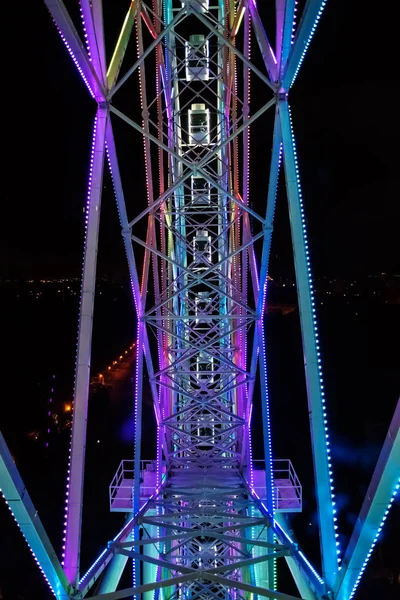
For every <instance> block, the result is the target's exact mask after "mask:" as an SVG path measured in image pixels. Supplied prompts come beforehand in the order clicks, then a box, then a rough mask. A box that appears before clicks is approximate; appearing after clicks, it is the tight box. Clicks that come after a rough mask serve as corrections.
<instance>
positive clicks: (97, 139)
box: [64, 107, 108, 585]
mask: <svg viewBox="0 0 400 600" xmlns="http://www.w3.org/2000/svg"><path fill="white" fill-rule="evenodd" d="M107 120H108V111H107V109H106V108H101V107H99V108H98V110H97V114H96V118H95V124H94V132H93V145H92V155H91V164H90V175H89V186H88V188H89V189H88V199H87V204H86V228H87V229H86V241H85V252H84V264H83V278H82V296H81V305H80V315H79V332H78V355H77V366H76V376H75V393H74V414H73V420H72V440H71V467H70V476H69V490H68V500H67V508H66V511H67V515H66V531H65V555H64V569H65V573H66V575H67V578H68V581H69V582H70V583H71V584H75V585H77V584H78V581H79V560H80V545H81V525H82V505H83V480H84V470H85V451H86V428H87V415H88V399H89V381H90V356H91V349H92V328H93V311H94V294H95V286H96V266H97V249H98V237H99V224H100V206H101V191H102V185H103V167H104V154H105V132H106V125H107Z"/></svg>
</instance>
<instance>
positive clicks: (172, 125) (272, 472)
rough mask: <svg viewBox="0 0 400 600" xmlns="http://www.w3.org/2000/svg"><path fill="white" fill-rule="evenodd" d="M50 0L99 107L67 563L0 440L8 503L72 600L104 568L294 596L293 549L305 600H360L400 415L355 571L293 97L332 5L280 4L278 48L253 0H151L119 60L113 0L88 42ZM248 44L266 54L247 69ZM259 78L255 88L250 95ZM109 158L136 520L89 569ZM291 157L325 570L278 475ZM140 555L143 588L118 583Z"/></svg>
mask: <svg viewBox="0 0 400 600" xmlns="http://www.w3.org/2000/svg"><path fill="white" fill-rule="evenodd" d="M45 2H46V5H47V7H48V9H49V11H50V13H51V15H52V17H53V20H54V22H55V24H56V26H57V28H58V30H59V32H60V35H61V37H62V40H63V41H64V43H65V45H66V47H67V49H68V52H69V53H70V55H71V57H72V59H73V61H74V63H75V65H76V66H77V68H78V70H79V73H80V75H81V77H82V79H83V80H84V82H85V84H86V86H87V88H88V90H89V92H90V94H91V96H92V97H93V98H94V100H95V101H96V102H97V112H96V116H95V121H94V130H93V144H92V154H91V162H90V177H89V186H88V196H87V206H86V241H85V253H84V269H83V281H82V296H81V306H80V321H79V334H78V359H77V368H76V381H75V396H74V416H73V428H72V441H71V454H70V476H69V484H68V493H67V505H66V526H65V547H64V549H65V553H64V557H63V563H62V566H61V563H60V562H59V560H58V558H57V556H56V554H55V552H54V550H53V548H52V546H51V543H50V541H49V539H48V537H47V535H46V532H45V530H44V528H43V526H42V525H41V523H40V520H39V517H38V516H37V513H36V511H35V509H34V507H33V505H32V502H31V501H30V499H29V496H28V494H27V492H26V490H25V487H24V484H23V482H22V480H21V478H20V476H19V474H18V472H17V470H16V467H15V465H14V463H13V461H12V458H11V456H10V454H9V451H8V449H7V447H6V445H5V442H4V439H3V438H1V439H0V442H1V463H0V467H1V471H0V475H1V478H0V483H1V487H2V491H3V495H4V496H5V499H6V500H7V502H8V504H9V506H10V509H11V510H12V512H13V514H14V516H15V518H16V520H17V522H18V524H19V526H20V528H21V529H22V532H23V534H24V536H25V537H26V539H27V541H28V543H29V545H30V547H31V549H32V552H33V553H34V555H35V557H36V560H37V562H38V564H39V566H40V568H41V570H42V571H43V573H44V576H45V577H46V579H47V580H48V583H49V585H50V587H51V589H52V590H53V592H54V594H55V596H56V597H57V598H59V599H61V598H65V599H67V598H70V599H73V598H83V597H85V596H86V595H87V594H88V593H89V594H90V590H91V588H92V586H93V584H94V583H95V582H96V581H97V580H98V578H99V577H100V575H102V574H103V571H105V573H104V575H103V578H102V582H101V585H100V592H99V594H100V595H97V596H95V597H96V598H103V597H104V598H105V599H109V600H112V599H116V598H127V597H131V596H133V597H135V598H138V599H139V598H144V599H145V600H153V599H154V600H175V599H176V600H178V599H185V600H186V599H187V600H197V599H198V600H205V599H208V598H210V599H211V598H215V599H220V600H228V599H229V600H231V599H232V600H240V599H243V600H250V599H252V598H257V597H268V598H276V599H286V598H287V599H290V598H294V596H291V595H288V594H285V593H282V592H279V591H278V589H279V585H278V583H277V579H276V571H277V569H279V561H282V560H286V561H287V564H288V566H289V569H290V571H291V573H292V575H293V578H294V580H295V583H296V585H297V588H298V590H299V597H301V598H304V599H306V600H322V599H323V598H330V599H332V600H333V599H335V600H348V599H350V598H352V597H353V596H354V594H355V590H356V588H357V585H358V583H359V581H360V578H361V575H362V572H363V570H364V568H365V565H366V563H367V561H368V558H369V556H370V554H371V552H372V548H373V546H374V545H375V543H376V540H377V537H378V535H379V532H380V530H381V528H382V526H383V522H384V520H385V518H386V515H387V513H388V510H389V507H390V505H391V503H392V502H393V499H394V496H395V494H396V491H397V489H398V488H399V458H398V457H399V450H400V449H399V445H400V437H399V422H400V408H399V407H398V409H397V411H396V414H395V416H394V418H393V421H392V424H391V427H390V430H389V433H388V437H387V439H386V442H385V445H384V447H383V450H382V453H381V456H380V458H379V461H378V464H377V467H376V470H375V473H374V476H373V478H372V481H371V485H370V488H369V490H368V493H367V496H366V499H365V501H364V504H363V507H362V509H361V513H360V518H359V520H358V522H357V525H356V527H355V529H354V533H353V536H352V538H351V541H350V543H349V546H348V548H347V549H346V551H345V553H344V556H343V557H342V562H341V563H340V550H339V549H338V542H337V539H338V533H337V527H336V514H335V513H336V510H335V502H334V493H333V478H332V470H331V464H330V447H329V437H328V429H327V415H326V411H325V394H324V386H323V379H322V371H321V359H320V352H319V341H318V331H317V324H316V316H315V308H314V298H313V296H314V294H313V286H312V279H311V272H310V260H309V251H308V243H307V232H306V224H305V215H304V207H303V201H302V196H301V189H300V182H299V172H298V165H297V157H296V148H295V140H294V134H293V129H292V124H291V117H290V109H289V105H288V93H289V89H290V87H291V85H292V84H293V82H294V80H295V78H296V75H297V73H298V71H299V68H300V66H301V64H302V61H303V59H304V56H305V54H306V51H307V48H308V46H309V44H310V41H311V39H312V37H313V33H314V31H315V28H316V26H317V23H318V21H319V19H320V16H321V14H322V12H323V9H324V5H325V3H326V0H307V2H306V3H305V6H304V8H303V11H302V14H301V16H300V19H297V15H296V13H297V6H296V5H297V2H296V1H295V0H276V5H275V8H276V10H275V13H276V15H275V16H276V36H275V44H274V45H271V43H270V42H269V40H268V38H267V35H266V32H265V29H264V25H263V22H262V19H261V17H260V15H259V12H258V9H257V4H256V2H255V0H238V1H235V0H232V1H231V0H226V1H225V0H215V2H212V0H210V1H209V0H163V1H161V0H155V1H154V2H153V4H152V5H149V4H146V3H145V2H142V1H141V0H133V1H132V2H131V4H130V6H129V10H128V13H127V15H126V19H125V21H124V23H123V26H122V30H121V33H120V37H119V39H118V42H117V45H116V47H115V50H114V53H113V56H112V60H111V62H110V64H109V65H107V64H106V58H105V45H104V33H103V13H102V2H101V0H82V1H81V12H82V18H83V24H84V30H85V43H83V42H82V39H81V37H80V36H79V34H78V32H77V30H76V29H75V26H74V24H73V22H72V20H71V19H70V17H69V15H68V13H67V11H66V9H65V7H64V5H63V3H62V2H61V0H45ZM297 21H298V23H297ZM251 39H253V46H254V48H255V49H257V52H258V53H259V56H260V57H261V59H262V60H261V63H262V65H261V66H260V65H258V66H256V65H255V64H254V62H252V58H251ZM135 40H136V45H137V53H138V54H137V60H136V62H135V63H134V64H133V65H132V66H131V67H130V68H128V69H127V70H126V71H125V74H124V75H123V76H122V77H120V76H119V75H120V69H121V65H122V61H123V59H124V56H125V52H126V49H127V46H128V44H132V43H135ZM131 76H136V77H138V81H139V88H140V102H141V109H142V110H141V115H139V116H138V115H136V117H133V118H130V117H128V116H127V115H126V114H124V113H123V112H121V111H120V110H119V109H118V108H117V107H116V106H117V105H118V95H116V94H117V92H118V90H119V89H120V88H121V87H122V86H124V84H125V82H126V81H127V80H128V79H129V78H130V77H131ZM253 82H256V84H255V85H256V88H257V94H256V96H255V97H252V98H251V97H250V87H251V85H253ZM260 90H261V92H260ZM114 97H115V98H114ZM114 100H115V101H114ZM268 110H270V111H273V110H274V111H275V120H274V128H273V133H272V136H271V145H272V153H271V160H270V165H269V184H268V188H267V190H266V191H265V194H264V199H263V200H262V201H259V202H257V203H254V205H253V203H252V202H251V200H252V198H251V193H250V188H251V187H252V186H251V185H250V184H251V182H250V172H251V171H250V159H251V157H250V149H251V147H252V146H251V143H250V130H251V128H252V127H253V124H254V127H253V130H254V129H255V128H260V129H263V128H265V121H264V120H263V117H264V113H266V111H268ZM111 116H112V119H117V118H119V119H122V120H123V121H125V122H126V124H127V126H130V128H131V129H133V130H134V131H135V132H136V134H137V135H140V136H141V137H142V139H143V151H144V161H145V178H146V188H147V207H146V208H143V210H141V211H139V210H137V212H136V213H135V214H133V215H129V216H128V212H127V208H126V204H125V198H124V187H123V181H122V177H121V175H120V170H119V164H118V159H117V148H116V144H115V139H114V134H113V128H112V119H111ZM265 134H266V135H268V134H269V132H268V131H267V130H266V131H265ZM257 135H262V136H264V133H261V134H260V131H258V133H257ZM266 135H265V137H266ZM106 159H107V161H108V165H109V168H110V172H111V175H112V179H113V183H114V188H115V197H116V201H117V205H118V210H119V216H120V221H121V226H122V234H123V240H124V244H125V250H126V255H127V259H128V266H129V272H130V278H131V285H132V292H133V297H134V302H135V307H136V314H137V322H138V325H137V342H136V349H137V356H136V366H135V368H136V385H135V439H134V446H135V453H134V457H133V458H132V457H128V460H124V461H122V463H121V465H120V468H119V470H118V472H117V474H116V477H115V479H114V480H113V482H112V485H111V497H110V507H111V510H114V511H120V512H125V513H127V514H128V517H127V520H126V523H125V525H124V527H123V528H122V530H121V531H120V532H118V533H117V535H116V536H115V538H114V539H113V540H112V541H111V542H110V543H109V544H108V546H107V548H105V550H104V551H103V553H102V554H101V555H100V556H99V557H98V558H97V560H96V561H95V562H94V564H93V565H92V567H91V568H90V569H89V570H88V571H87V573H86V574H84V575H82V573H80V547H81V531H82V505H83V479H84V466H85V446H86V426H87V412H88V392H89V381H90V355H91V340H92V321H93V307H94V292H95V281H96V258H97V247H98V232H99V222H100V207H101V191H102V180H103V168H104V164H105V162H106ZM281 166H282V171H283V175H284V177H285V182H286V191H287V199H288V206H289V215H290V225H291V235H292V243H293V256H294V264H295V271H296V282H297V292H298V301H299V310H300V322H301V332H302V341H303V351H304V364H305V377H306V384H307V396H308V407H309V414H310V434H311V441H312V449H313V460H314V476H315V482H316V486H315V487H316V489H315V494H316V498H317V505H318V517H319V534H320V547H321V563H322V572H321V573H318V572H317V571H316V570H315V569H314V568H313V567H312V566H311V564H310V562H309V561H308V560H307V558H306V557H305V556H304V554H303V553H302V552H301V550H300V549H299V548H298V546H297V545H296V544H295V543H294V541H293V540H292V538H291V535H290V533H289V529H288V526H287V521H286V519H285V516H284V514H283V513H285V512H287V511H294V510H298V509H299V508H300V506H301V486H300V485H299V482H298V479H297V476H296V474H295V472H294V470H293V468H292V467H291V463H290V462H289V461H288V462H287V466H285V467H282V464H278V463H274V461H273V459H272V436H271V423H270V417H269V398H268V385H267V364H266V350H265V348H266V346H265V334H264V319H263V317H264V313H265V303H266V284H267V278H268V262H269V252H270V245H271V235H272V229H273V219H274V211H275V197H276V191H277V184H278V177H279V172H280V167H281ZM254 175H256V174H254V173H253V174H252V177H253V176H254ZM143 224H144V225H143ZM142 231H144V235H143V236H142V235H141V232H142ZM139 247H140V248H141V249H142V254H143V257H144V258H143V261H141V262H143V264H141V265H140V267H139V261H138V260H137V250H138V248H139ZM148 291H150V293H148ZM153 340H156V342H154V341H153ZM271 351H273V350H271ZM145 370H146V371H147V374H148V376H149V381H150V387H151V393H152V399H153V404H154V412H155V418H156V423H157V449H155V460H154V461H150V462H149V461H147V462H146V461H143V457H142V456H141V448H142V395H143V394H142V392H143V374H144V372H145ZM257 378H259V381H260V382H261V385H260V390H261V391H260V393H261V407H262V421H263V432H264V436H263V448H264V460H263V464H262V468H261V469H260V470H259V469H255V468H254V464H253V460H252V452H251V416H252V406H253V396H254V391H255V388H256V381H257ZM283 472H285V474H284V475H282V473H283ZM279 473H280V475H279ZM129 559H132V564H133V584H132V587H131V588H129V589H124V590H121V589H119V588H118V586H119V581H120V578H121V575H122V572H123V570H124V569H125V566H126V563H127V561H128V560H129ZM117 590H119V591H117Z"/></svg>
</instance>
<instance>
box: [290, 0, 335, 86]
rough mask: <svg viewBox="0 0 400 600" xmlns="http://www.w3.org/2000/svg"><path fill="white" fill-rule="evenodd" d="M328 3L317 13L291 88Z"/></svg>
mask: <svg viewBox="0 0 400 600" xmlns="http://www.w3.org/2000/svg"><path fill="white" fill-rule="evenodd" d="M326 3H327V0H323V1H322V4H321V7H320V9H319V11H318V13H317V16H316V18H315V21H314V24H313V26H312V27H311V32H310V34H309V36H308V39H307V41H306V43H305V46H304V48H303V52H302V53H301V57H300V60H299V63H298V65H297V69H296V71H295V72H294V75H293V79H292V81H291V83H290V87H292V85H293V83H294V82H295V80H296V77H297V74H298V72H299V70H300V67H301V65H302V64H303V60H304V57H305V55H306V52H307V50H308V46H309V45H310V43H311V40H312V39H313V37H314V33H315V30H316V29H317V25H318V23H319V21H320V19H321V15H322V13H323V11H324V8H325V4H326ZM292 44H293V39H292Z"/></svg>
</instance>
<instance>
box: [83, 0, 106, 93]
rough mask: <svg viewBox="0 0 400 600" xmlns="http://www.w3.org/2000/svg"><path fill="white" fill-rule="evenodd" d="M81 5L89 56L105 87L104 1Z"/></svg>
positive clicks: (87, 1)
mask: <svg viewBox="0 0 400 600" xmlns="http://www.w3.org/2000/svg"><path fill="white" fill-rule="evenodd" d="M80 5H81V14H82V20H83V26H84V29H85V34H86V43H87V46H88V51H89V56H90V59H91V62H92V65H93V67H94V70H95V71H96V73H97V76H98V78H99V80H100V81H101V83H102V84H103V86H104V83H105V52H104V33H103V6H102V0H80Z"/></svg>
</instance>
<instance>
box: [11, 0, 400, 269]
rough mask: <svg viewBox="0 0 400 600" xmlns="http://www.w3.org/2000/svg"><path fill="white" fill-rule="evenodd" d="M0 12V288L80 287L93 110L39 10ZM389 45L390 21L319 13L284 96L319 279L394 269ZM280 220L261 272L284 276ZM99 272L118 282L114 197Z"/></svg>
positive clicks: (354, 8) (331, 7) (361, 11)
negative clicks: (38, 282) (7, 282)
mask: <svg viewBox="0 0 400 600" xmlns="http://www.w3.org/2000/svg"><path fill="white" fill-rule="evenodd" d="M67 4H68V6H70V5H71V2H68V3H67ZM74 4H76V5H77V4H78V3H77V2H76V3H72V5H74ZM122 4H123V3H122ZM104 5H105V9H106V10H107V11H108V12H107V15H110V17H108V16H107V18H111V20H112V27H111V30H109V32H108V39H109V40H110V42H111V43H113V42H114V38H115V35H116V31H117V29H116V27H115V25H117V26H118V25H119V23H120V22H121V20H122V18H123V13H124V11H125V7H124V8H123V10H122V13H120V14H118V15H117V14H115V11H114V12H113V13H111V8H110V7H111V3H110V1H106V2H105V3H104ZM114 8H115V3H114ZM7 11H8V28H9V35H8V36H7V37H8V42H9V49H8V54H7V57H6V58H5V60H4V61H3V77H4V79H3V80H4V82H5V85H4V88H5V90H6V91H5V92H3V96H4V98H5V102H6V104H5V109H4V111H3V131H5V142H6V143H5V144H4V145H3V155H5V159H6V160H5V165H6V168H5V175H4V178H3V182H4V184H5V185H4V187H3V210H4V209H5V213H6V214H4V213H3V232H2V235H1V252H0V255H1V263H0V276H10V277H11V276H30V275H32V276H41V275H64V274H66V275H68V274H74V273H79V271H80V265H81V251H82V243H83V214H82V207H83V206H84V202H85V193H86V190H85V188H86V178H87V171H88V155H89V148H90V137H91V127H92V119H93V114H94V110H95V106H94V103H93V101H92V100H91V99H90V97H89V94H88V93H87V90H86V88H85V86H84V84H83V82H82V80H81V79H80V77H79V75H78V73H77V72H76V70H75V67H74V65H73V64H72V61H71V60H70V57H69V55H68V54H67V52H66V50H65V48H64V46H63V44H62V42H61V40H60V38H59V36H58V33H57V32H56V29H55V27H54V26H53V25H52V22H51V19H50V16H49V15H48V13H47V9H46V8H45V6H44V3H42V2H40V1H37V2H29V3H27V4H26V5H25V6H24V12H23V14H22V16H21V14H20V13H21V7H20V3H8V7H7ZM6 22H7V21H6ZM396 39H397V24H396V19H395V18H387V11H386V13H384V12H383V11H382V12H381V13H380V12H379V10H378V9H377V8H376V6H375V7H374V11H373V12H372V11H371V10H369V9H366V4H365V3H364V2H360V1H358V2H357V1H356V2H348V0H330V1H329V2H328V4H327V7H326V9H325V13H324V15H323V18H322V20H321V23H320V26H319V29H318V31H317V34H316V36H315V39H314V40H313V43H312V45H311V48H310V50H309V54H308V56H307V59H306V60H305V63H304V65H303V68H302V70H301V74H300V75H299V76H298V79H297V81H296V83H295V86H294V88H293V90H292V93H291V96H290V100H291V105H292V110H293V116H294V124H295V131H296V134H297V146H298V150H299V154H300V167H301V174H302V182H303V188H304V196H305V201H306V207H307V211H308V221H309V232H310V238H311V249H312V257H313V262H314V266H315V269H316V274H317V275H321V274H323V273H327V274H331V273H334V274H339V275H341V274H343V275H347V274H363V273H364V274H365V273H369V272H380V271H389V272H390V271H393V270H396V269H397V268H398V264H396V259H397V257H398V249H397V242H396V237H397V235H396V232H397V227H398V223H399V218H400V208H399V206H400V204H399V202H398V186H397V170H398V167H397V161H396V155H397V139H396V125H397V123H396V119H397V110H396V104H397V102H396V97H395V95H394V94H393V91H394V90H395V89H396V83H397V69H395V68H394V64H395V56H396V55H397V49H396V48H395V45H396ZM111 43H110V47H111V45H112V44H111ZM266 134H267V135H270V132H266ZM123 151H125V156H126V155H127V151H126V149H125V148H123V149H122V152H123ZM129 160H132V163H135V158H134V157H132V158H130V157H129ZM3 164H4V161H3ZM105 183H106V185H107V180H106V181H105ZM131 202H132V199H131ZM133 202H136V200H135V199H133ZM280 211H281V212H280ZM281 213H282V217H281V216H280V214H281ZM277 214H278V216H277V227H280V226H281V225H280V223H282V234H280V233H279V231H278V234H277V235H276V239H275V241H274V247H273V255H274V257H275V258H274V261H273V263H272V268H273V269H274V270H275V273H277V272H279V271H281V272H282V273H284V272H285V270H286V269H287V268H289V267H290V260H289V256H290V251H291V248H290V242H289V240H288V238H287V225H285V219H287V217H286V216H285V215H286V207H285V205H284V203H283V202H281V205H280V206H279V209H278V213H277ZM285 227H286V229H285ZM285 232H286V233H285ZM100 265H101V268H102V269H103V270H104V272H106V271H108V272H110V271H112V270H114V269H115V270H116V271H123V270H124V269H125V264H124V254H123V251H122V244H121V238H120V234H119V226H118V221H117V215H116V210H115V207H114V205H113V201H112V197H111V193H110V194H109V195H108V197H107V194H106V198H105V200H104V203H103V214H102V229H101V247H100Z"/></svg>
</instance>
